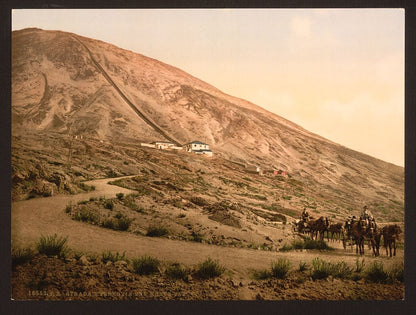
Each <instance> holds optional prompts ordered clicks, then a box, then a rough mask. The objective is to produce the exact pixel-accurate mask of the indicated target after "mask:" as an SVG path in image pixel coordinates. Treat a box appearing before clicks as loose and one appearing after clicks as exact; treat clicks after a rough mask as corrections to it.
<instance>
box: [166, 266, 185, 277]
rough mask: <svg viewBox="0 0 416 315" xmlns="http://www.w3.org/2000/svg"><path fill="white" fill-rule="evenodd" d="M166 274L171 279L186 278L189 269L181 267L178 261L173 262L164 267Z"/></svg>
mask: <svg viewBox="0 0 416 315" xmlns="http://www.w3.org/2000/svg"><path fill="white" fill-rule="evenodd" d="M166 275H167V276H168V277H169V278H171V279H182V280H186V277H187V276H188V275H189V269H187V268H185V267H182V266H181V265H180V264H179V263H173V264H171V265H170V266H169V267H168V268H166Z"/></svg>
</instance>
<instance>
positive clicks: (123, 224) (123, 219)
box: [101, 212, 134, 231]
mask: <svg viewBox="0 0 416 315" xmlns="http://www.w3.org/2000/svg"><path fill="white" fill-rule="evenodd" d="M133 221H134V219H130V218H129V217H127V216H125V215H123V214H121V213H120V212H117V214H116V215H115V216H114V219H113V218H111V219H104V220H103V221H102V222H101V226H102V227H104V228H107V229H112V230H115V231H127V230H128V229H129V227H130V225H131V223H132V222H133Z"/></svg>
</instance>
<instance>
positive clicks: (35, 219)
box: [11, 175, 403, 299]
mask: <svg viewBox="0 0 416 315" xmlns="http://www.w3.org/2000/svg"><path fill="white" fill-rule="evenodd" d="M133 176H134V175H132V176H124V177H119V178H118V179H120V178H129V177H133ZM114 179H115V178H111V179H110V178H107V179H97V180H92V181H88V182H86V184H87V185H94V186H95V187H96V189H95V191H92V192H88V193H82V194H78V195H57V196H52V197H46V198H35V199H30V200H24V201H18V202H13V203H12V211H11V217H12V222H11V227H12V231H11V234H12V235H11V236H12V245H13V246H17V247H26V246H32V247H33V246H34V245H35V243H36V242H37V241H38V240H39V238H40V237H41V236H42V235H53V234H55V233H57V234H58V235H59V236H67V237H68V245H69V247H70V248H71V249H72V250H74V251H83V252H87V253H97V254H100V253H102V252H103V251H104V250H110V251H118V252H120V253H122V252H125V253H126V256H127V257H130V258H134V257H139V256H142V255H145V254H146V255H151V256H154V257H157V258H159V259H162V260H165V261H168V262H173V261H177V262H180V263H183V264H186V265H189V266H192V265H195V264H197V263H199V262H201V261H203V260H204V259H206V258H207V257H211V258H212V259H215V260H219V262H220V263H221V264H222V265H223V266H225V267H226V268H227V270H229V271H231V274H232V275H233V278H234V279H237V281H242V283H243V284H247V283H248V282H249V281H250V273H251V271H252V270H253V269H264V268H269V267H270V263H271V261H272V260H273V261H276V260H277V259H278V258H279V257H285V258H287V259H289V260H290V261H291V263H292V266H293V267H295V268H296V267H297V266H298V265H299V263H300V262H301V261H306V262H310V261H311V260H312V259H313V258H315V257H318V256H319V257H320V258H322V259H325V260H330V261H341V260H343V261H346V262H347V263H349V264H351V265H354V263H355V259H356V257H357V256H356V255H355V254H354V253H353V252H351V251H346V252H344V251H343V250H336V251H334V252H332V253H329V252H306V251H299V252H297V251H295V252H270V251H262V250H255V249H247V248H234V247H222V246H215V245H208V244H203V243H195V242H186V241H179V240H170V239H166V238H151V237H146V236H141V235H136V234H133V233H129V232H122V231H114V230H110V229H105V228H102V227H98V226H95V225H91V224H88V223H84V222H80V221H75V220H72V219H71V217H70V216H69V215H68V214H66V213H65V211H64V210H65V207H66V206H67V205H68V204H69V203H76V202H78V201H82V200H88V199H89V198H91V197H101V196H104V197H106V198H114V197H115V194H116V193H124V194H128V193H131V192H133V191H131V190H129V189H125V188H122V187H119V186H115V185H110V184H108V182H109V181H112V180H114ZM370 255H371V254H370V253H369V251H368V250H367V253H366V256H365V259H366V261H368V260H370V261H371V260H374V259H376V258H373V257H371V256H370ZM378 259H382V260H383V261H385V262H391V263H392V262H393V261H400V260H402V259H403V251H399V252H398V256H396V257H394V258H393V259H390V258H387V257H385V256H382V258H378ZM244 288H245V285H244V286H243V287H242V288H241V295H242V296H243V297H244V298H245V299H247V295H248V291H247V290H245V289H244Z"/></svg>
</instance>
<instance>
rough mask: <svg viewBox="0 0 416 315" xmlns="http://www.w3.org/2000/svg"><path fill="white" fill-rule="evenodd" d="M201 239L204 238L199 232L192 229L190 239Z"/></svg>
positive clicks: (199, 241) (198, 240) (196, 240)
mask: <svg viewBox="0 0 416 315" xmlns="http://www.w3.org/2000/svg"><path fill="white" fill-rule="evenodd" d="M203 239H204V238H203V236H202V235H201V234H199V233H196V232H194V231H192V233H191V237H190V240H191V241H193V242H198V243H201V242H202V240H203Z"/></svg>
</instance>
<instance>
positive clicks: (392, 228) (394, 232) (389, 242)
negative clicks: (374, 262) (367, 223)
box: [381, 224, 402, 257]
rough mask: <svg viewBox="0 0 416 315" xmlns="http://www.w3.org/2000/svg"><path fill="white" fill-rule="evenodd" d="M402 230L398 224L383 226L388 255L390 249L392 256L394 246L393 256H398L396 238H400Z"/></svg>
mask: <svg viewBox="0 0 416 315" xmlns="http://www.w3.org/2000/svg"><path fill="white" fill-rule="evenodd" d="M401 232H402V230H401V228H400V227H399V226H398V225H397V224H390V225H386V226H385V227H383V229H382V230H381V233H382V234H383V239H384V247H385V248H386V255H388V254H389V253H388V250H387V247H388V249H389V250H390V257H391V254H392V253H391V248H392V247H393V249H394V252H393V256H396V240H398V239H399V234H400V233H401Z"/></svg>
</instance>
